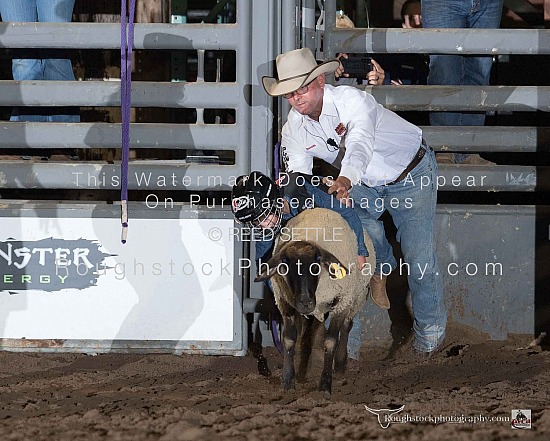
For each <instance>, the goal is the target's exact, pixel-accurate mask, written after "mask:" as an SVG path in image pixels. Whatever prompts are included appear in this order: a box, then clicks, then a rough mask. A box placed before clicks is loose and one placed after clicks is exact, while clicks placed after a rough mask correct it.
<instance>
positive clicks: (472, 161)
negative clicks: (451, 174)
mask: <svg viewBox="0 0 550 441" xmlns="http://www.w3.org/2000/svg"><path fill="white" fill-rule="evenodd" d="M460 164H465V165H496V164H495V163H494V162H491V161H487V159H483V158H482V157H481V156H479V155H478V154H475V155H467V156H466V158H464V160H463V161H462V162H460Z"/></svg>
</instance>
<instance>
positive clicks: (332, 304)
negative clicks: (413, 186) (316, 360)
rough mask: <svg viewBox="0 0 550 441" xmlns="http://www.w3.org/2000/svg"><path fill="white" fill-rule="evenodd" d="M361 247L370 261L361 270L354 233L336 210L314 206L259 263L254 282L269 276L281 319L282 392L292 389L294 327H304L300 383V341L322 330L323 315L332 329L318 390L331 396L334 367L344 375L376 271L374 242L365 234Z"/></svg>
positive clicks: (292, 222) (304, 357) (304, 350)
mask: <svg viewBox="0 0 550 441" xmlns="http://www.w3.org/2000/svg"><path fill="white" fill-rule="evenodd" d="M304 239H308V240H304ZM365 243H366V245H367V249H368V251H369V257H368V259H367V266H366V267H364V269H363V270H359V269H358V268H357V241H356V237H355V234H354V233H353V231H352V229H351V228H350V227H349V225H348V224H347V222H346V221H345V220H344V219H343V218H342V217H341V216H340V215H339V214H338V213H336V212H335V211H332V210H328V209H324V208H315V209H312V210H305V211H303V212H302V213H300V214H299V215H298V216H296V217H294V218H293V219H291V220H290V221H289V222H288V223H287V225H286V226H285V229H284V230H282V231H281V234H280V235H279V237H278V239H277V242H276V244H275V249H274V254H273V257H272V258H271V259H270V260H269V261H268V262H267V264H266V263H265V262H264V263H262V262H260V268H259V270H260V271H259V274H258V276H257V277H256V279H255V281H260V280H267V279H269V278H271V281H272V286H273V293H274V297H275V302H276V304H277V307H278V308H279V310H280V312H281V315H282V317H283V340H284V349H285V352H284V363H283V373H282V379H281V382H282V386H283V389H285V390H289V389H294V387H295V369H294V354H295V345H296V341H297V340H298V339H297V326H300V327H301V329H302V332H301V335H300V349H301V354H300V355H301V357H300V360H299V366H298V375H297V378H298V380H303V379H304V378H305V373H306V370H307V363H308V359H309V355H310V353H311V341H309V342H308V341H305V342H304V340H308V339H309V340H311V338H312V337H311V335H312V328H313V327H314V326H316V323H317V324H319V323H320V324H321V327H322V328H323V332H324V321H325V319H326V318H327V317H330V325H329V328H328V331H327V332H325V340H324V363H323V370H322V375H321V380H320V383H319V390H320V391H324V392H328V394H330V393H331V392H332V369H333V364H334V370H335V371H336V372H344V371H345V369H346V363H347V341H348V335H349V331H350V330H351V327H352V324H353V317H354V316H355V314H356V313H357V312H358V311H359V310H360V309H361V308H362V306H363V305H364V303H365V301H366V298H367V295H368V290H369V281H370V279H371V271H370V270H369V268H374V267H375V262H376V258H375V254H374V247H373V245H372V241H371V240H370V238H369V237H368V236H367V235H366V234H365ZM322 268H324V269H325V270H322ZM310 316H313V317H314V318H315V319H314V320H312V319H310ZM314 322H316V323H314ZM304 343H306V344H304Z"/></svg>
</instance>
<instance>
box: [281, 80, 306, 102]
mask: <svg viewBox="0 0 550 441" xmlns="http://www.w3.org/2000/svg"><path fill="white" fill-rule="evenodd" d="M310 84H311V83H309V84H308V85H307V86H304V87H300V88H299V89H298V90H295V91H294V92H290V93H285V94H284V95H283V98H284V99H287V100H289V99H290V98H292V97H293V96H294V95H304V94H305V93H307V91H308V89H309V85H310Z"/></svg>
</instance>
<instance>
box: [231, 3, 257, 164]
mask: <svg viewBox="0 0 550 441" xmlns="http://www.w3.org/2000/svg"><path fill="white" fill-rule="evenodd" d="M252 1H253V0H238V1H237V26H238V28H239V47H238V49H237V54H236V58H237V83H238V84H240V85H241V90H242V93H241V94H240V96H239V107H238V109H236V112H235V116H236V118H235V119H236V124H237V125H238V128H239V140H240V142H239V148H238V149H237V151H236V152H235V165H236V166H237V168H238V170H239V172H240V173H241V174H244V173H248V172H249V171H250V151H251V136H252V125H251V115H252V112H251V110H252V107H251V103H252V96H251V95H252V90H251V75H252V72H251V63H250V60H251V55H252V54H251V47H252V43H251V41H252V32H251V30H252V16H251V10H252Z"/></svg>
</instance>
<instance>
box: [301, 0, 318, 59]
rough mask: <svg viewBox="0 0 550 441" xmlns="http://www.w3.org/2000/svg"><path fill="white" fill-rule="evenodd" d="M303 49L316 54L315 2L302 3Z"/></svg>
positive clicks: (311, 0)
mask: <svg viewBox="0 0 550 441" xmlns="http://www.w3.org/2000/svg"><path fill="white" fill-rule="evenodd" d="M302 47H308V48H310V49H311V50H312V51H313V52H314V53H315V0H303V3H302Z"/></svg>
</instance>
